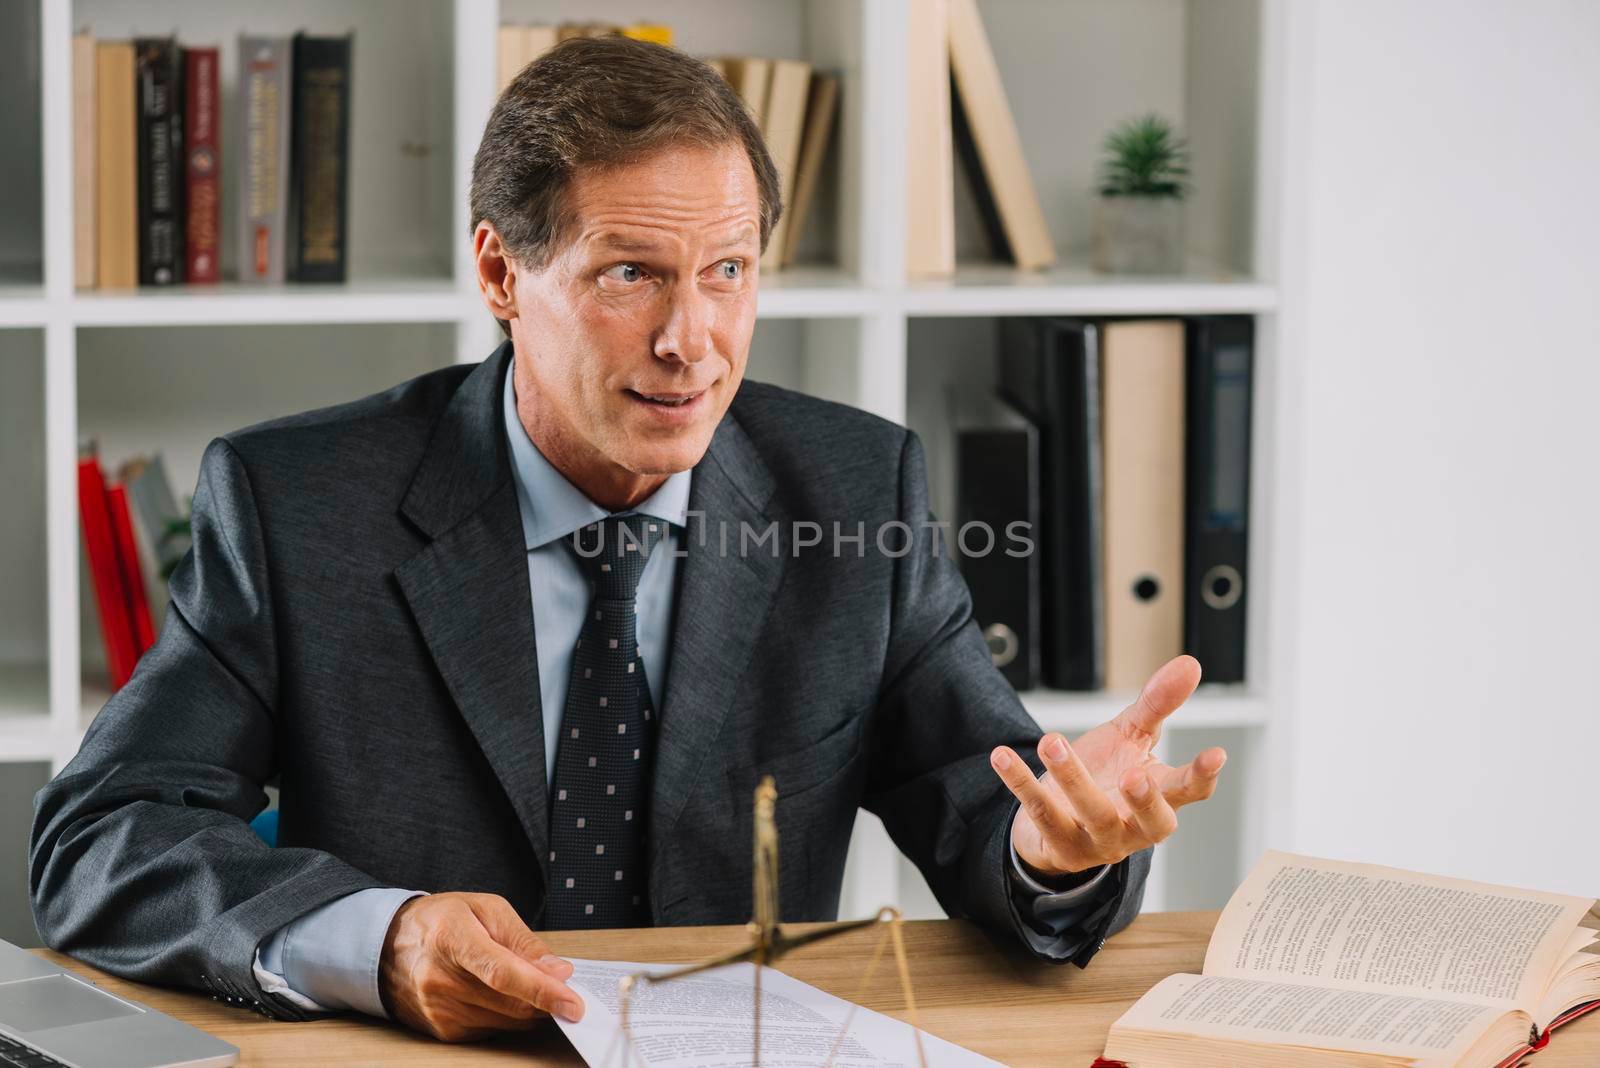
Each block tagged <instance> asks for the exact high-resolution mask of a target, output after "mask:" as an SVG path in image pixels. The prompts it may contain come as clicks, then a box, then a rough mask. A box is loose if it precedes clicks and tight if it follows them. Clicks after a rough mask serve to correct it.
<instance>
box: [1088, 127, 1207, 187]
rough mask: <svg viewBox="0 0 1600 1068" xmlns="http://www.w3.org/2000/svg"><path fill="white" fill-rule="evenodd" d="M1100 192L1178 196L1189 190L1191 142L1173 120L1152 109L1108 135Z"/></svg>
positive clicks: (1101, 171)
mask: <svg viewBox="0 0 1600 1068" xmlns="http://www.w3.org/2000/svg"><path fill="white" fill-rule="evenodd" d="M1105 151H1106V158H1105V159H1104V160H1103V161H1102V162H1101V164H1100V193H1101V195H1102V196H1108V197H1178V198H1179V199H1182V197H1183V196H1184V194H1186V193H1187V192H1188V191H1189V146H1188V145H1187V144H1185V143H1184V140H1183V138H1181V137H1179V136H1178V135H1177V133H1176V132H1175V131H1174V130H1173V128H1172V124H1171V123H1169V122H1167V120H1166V119H1163V118H1162V117H1161V116H1159V115H1156V114H1154V113H1151V114H1149V115H1145V116H1144V117H1142V118H1138V119H1130V120H1129V121H1127V122H1125V123H1123V124H1122V125H1121V126H1119V127H1117V128H1116V129H1115V130H1112V131H1111V133H1109V134H1107V135H1106V141H1105Z"/></svg>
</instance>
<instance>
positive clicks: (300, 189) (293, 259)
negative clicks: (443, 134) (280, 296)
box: [72, 33, 354, 288]
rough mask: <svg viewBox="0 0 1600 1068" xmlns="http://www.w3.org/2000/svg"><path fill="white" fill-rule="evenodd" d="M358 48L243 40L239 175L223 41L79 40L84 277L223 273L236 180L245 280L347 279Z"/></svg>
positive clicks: (122, 280)
mask: <svg viewBox="0 0 1600 1068" xmlns="http://www.w3.org/2000/svg"><path fill="white" fill-rule="evenodd" d="M353 43H354V38H353V35H350V34H346V35H344V36H341V37H312V36H308V35H306V34H304V33H298V34H295V35H294V36H293V37H292V38H291V37H257V36H248V35H243V34H241V35H240V37H239V39H238V50H239V52H238V55H239V92H238V111H237V115H238V132H237V133H236V134H231V135H230V136H234V137H237V138H238V139H239V144H240V153H239V156H238V159H239V164H240V165H239V173H238V174H237V175H234V176H232V177H231V178H229V177H226V176H224V175H223V173H222V158H223V154H222V137H223V126H224V123H225V119H224V116H223V114H222V107H221V100H222V86H221V81H222V72H221V64H220V62H219V49H218V48H216V47H201V48H188V47H183V46H180V45H179V44H178V42H177V40H176V38H173V37H160V38H156V37H141V38H137V39H135V40H132V41H100V40H96V39H95V38H94V36H93V35H92V34H90V33H80V34H78V35H77V36H75V37H74V38H73V72H72V77H73V152H74V156H75V168H74V170H75V174H74V187H73V200H74V219H75V224H74V225H75V229H74V234H73V241H74V250H75V262H76V271H75V273H76V279H75V281H76V284H77V285H78V286H80V287H84V288H89V287H94V286H100V287H107V288H109V287H129V286H135V285H156V286H166V285H176V284H179V283H191V284H192V283H210V282H218V281H220V280H221V274H222V272H221V262H220V261H221V201H222V196H223V195H224V194H223V190H224V189H225V188H226V189H231V190H233V192H234V195H237V196H238V197H239V212H238V226H239V273H238V277H239V281H241V282H267V283H276V282H284V281H298V282H342V281H344V280H345V272H346V267H347V259H348V256H347V247H346V246H347V231H348V226H349V210H348V189H349V171H350V64H351V49H352V45H353Z"/></svg>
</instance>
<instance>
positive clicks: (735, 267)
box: [717, 260, 744, 282]
mask: <svg viewBox="0 0 1600 1068" xmlns="http://www.w3.org/2000/svg"><path fill="white" fill-rule="evenodd" d="M717 266H718V267H719V268H721V269H722V277H723V278H725V279H727V280H728V281H730V282H731V281H733V280H734V279H736V278H738V277H739V276H740V275H741V274H743V273H744V264H743V263H742V262H740V261H739V260H723V261H722V262H721V263H720V264H718V265H717Z"/></svg>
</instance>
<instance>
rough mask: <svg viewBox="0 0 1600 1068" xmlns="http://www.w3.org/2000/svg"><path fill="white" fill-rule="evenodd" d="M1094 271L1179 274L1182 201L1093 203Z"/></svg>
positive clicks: (1156, 199)
mask: <svg viewBox="0 0 1600 1068" xmlns="http://www.w3.org/2000/svg"><path fill="white" fill-rule="evenodd" d="M1093 262H1094V269H1095V270H1097V271H1105V272H1107V273H1110V274H1179V273H1181V272H1182V271H1183V201H1181V200H1179V199H1178V198H1177V197H1107V196H1102V197H1101V198H1100V199H1099V201H1098V202H1096V204H1095V212H1094V260H1093Z"/></svg>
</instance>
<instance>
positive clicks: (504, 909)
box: [466, 894, 572, 980]
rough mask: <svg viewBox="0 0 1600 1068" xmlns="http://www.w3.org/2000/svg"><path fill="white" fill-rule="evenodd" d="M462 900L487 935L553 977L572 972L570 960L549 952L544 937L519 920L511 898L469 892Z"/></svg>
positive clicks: (564, 975)
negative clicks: (510, 900)
mask: <svg viewBox="0 0 1600 1068" xmlns="http://www.w3.org/2000/svg"><path fill="white" fill-rule="evenodd" d="M466 902H467V906H468V907H469V908H471V909H472V913H473V915H475V916H477V917H478V922H479V923H481V924H483V929H484V930H486V931H488V932H489V937H490V938H492V939H494V940H495V941H496V942H499V943H500V944H501V945H502V946H505V947H506V948H507V949H509V950H510V951H511V952H513V953H515V954H516V955H517V956H519V957H521V958H522V959H523V960H526V961H529V962H531V963H532V964H533V965H534V966H535V967H537V968H540V969H541V970H543V971H546V972H549V973H550V974H551V975H553V976H555V977H556V978H557V979H562V980H565V979H567V978H568V977H570V976H571V975H572V962H571V961H569V960H563V959H562V958H560V957H558V956H556V955H555V954H554V953H551V952H550V947H549V946H547V945H546V944H545V942H544V939H542V938H540V937H539V936H538V935H537V934H535V933H534V932H533V931H532V930H531V929H530V928H529V927H528V925H527V924H525V923H523V922H522V917H521V916H519V915H518V914H517V910H516V909H514V908H512V907H511V902H509V901H507V900H506V899H505V898H503V897H501V896H500V895H498V894H470V895H467V897H466Z"/></svg>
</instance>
